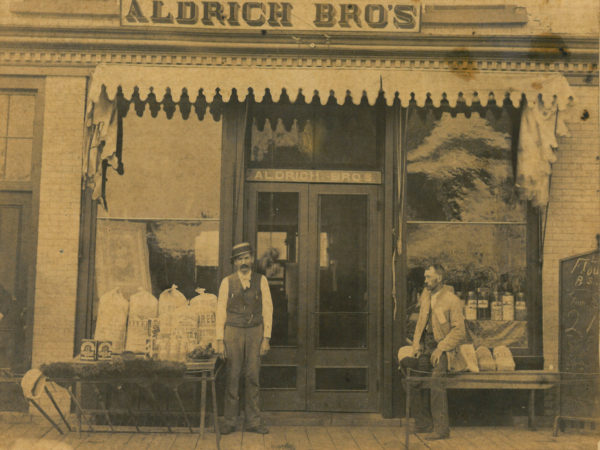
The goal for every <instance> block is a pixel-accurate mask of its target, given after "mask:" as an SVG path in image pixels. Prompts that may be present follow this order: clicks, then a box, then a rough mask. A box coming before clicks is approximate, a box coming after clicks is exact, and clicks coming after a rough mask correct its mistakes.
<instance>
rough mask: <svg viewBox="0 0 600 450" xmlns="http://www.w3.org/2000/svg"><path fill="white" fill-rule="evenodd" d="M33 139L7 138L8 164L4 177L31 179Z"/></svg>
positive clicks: (19, 179)
mask: <svg viewBox="0 0 600 450" xmlns="http://www.w3.org/2000/svg"><path fill="white" fill-rule="evenodd" d="M32 147H33V142H32V140H31V139H10V138H9V139H7V140H6V166H5V170H4V179H5V180H8V181H29V180H31V152H32Z"/></svg>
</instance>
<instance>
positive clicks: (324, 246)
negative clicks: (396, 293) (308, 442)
mask: <svg viewBox="0 0 600 450" xmlns="http://www.w3.org/2000/svg"><path fill="white" fill-rule="evenodd" d="M247 192H248V195H249V197H248V203H247V205H248V210H247V221H246V223H247V229H246V232H247V236H248V238H249V239H250V241H252V242H253V245H254V248H255V249H256V258H257V266H258V269H259V271H262V272H263V273H264V274H265V275H266V276H267V279H268V280H269V286H270V288H271V294H272V297H273V309H274V311H273V331H272V338H271V348H272V349H271V352H270V353H269V354H268V355H267V356H266V357H264V358H263V361H262V368H261V390H262V401H263V404H262V407H263V409H270V410H308V411H376V410H377V388H378V373H379V371H378V361H379V360H380V358H379V356H378V355H379V346H378V338H377V336H378V333H377V328H378V322H379V321H378V311H379V309H378V304H379V302H378V301H377V299H378V294H379V292H380V281H379V279H380V277H379V273H380V270H379V265H378V264H379V262H378V261H379V259H380V258H379V257H378V250H377V249H378V248H380V242H379V239H380V233H379V218H378V211H377V187H376V186H366V185H321V184H292V183H289V184H284V183H248V190H247Z"/></svg>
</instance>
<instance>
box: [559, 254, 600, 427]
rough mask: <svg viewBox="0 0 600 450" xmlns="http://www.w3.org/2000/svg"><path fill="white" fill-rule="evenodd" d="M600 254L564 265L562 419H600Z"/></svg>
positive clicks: (562, 279) (561, 286) (562, 288)
mask: <svg viewBox="0 0 600 450" xmlns="http://www.w3.org/2000/svg"><path fill="white" fill-rule="evenodd" d="M599 255H600V252H599V251H595V252H591V253H587V254H584V255H578V256H573V257H570V258H567V259H564V260H562V261H561V262H560V316H559V363H560V372H561V373H562V383H563V384H562V386H561V396H560V397H561V398H560V406H561V415H562V416H576V417H600V381H599V380H600V377H599V376H598V373H599V372H600V348H599V338H600V327H599V326H598V320H599V319H600V275H599V273H598V270H599V259H600V258H599Z"/></svg>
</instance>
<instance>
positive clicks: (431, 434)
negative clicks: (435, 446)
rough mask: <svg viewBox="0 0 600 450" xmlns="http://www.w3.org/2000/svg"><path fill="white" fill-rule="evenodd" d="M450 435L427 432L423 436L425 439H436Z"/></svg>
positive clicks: (446, 437)
mask: <svg viewBox="0 0 600 450" xmlns="http://www.w3.org/2000/svg"><path fill="white" fill-rule="evenodd" d="M449 437H450V435H449V434H440V433H435V432H433V433H429V434H426V435H425V436H424V438H425V440H426V441H438V440H440V439H448V438H449Z"/></svg>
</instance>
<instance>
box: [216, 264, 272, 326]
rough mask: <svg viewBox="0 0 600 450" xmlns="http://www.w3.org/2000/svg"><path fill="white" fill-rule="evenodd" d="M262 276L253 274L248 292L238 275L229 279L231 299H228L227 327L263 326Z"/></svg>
mask: <svg viewBox="0 0 600 450" xmlns="http://www.w3.org/2000/svg"><path fill="white" fill-rule="evenodd" d="M261 276H262V275H260V274H258V273H255V272H252V275H251V278H250V287H249V288H248V289H246V290H244V288H243V287H242V282H241V281H240V277H239V276H238V274H237V273H233V274H231V275H229V276H228V277H227V279H228V280H227V281H228V282H229V298H228V299H227V320H226V321H225V325H229V326H232V327H238V328H249V327H255V326H258V325H261V324H262V323H263V318H262V291H261V289H260V279H261Z"/></svg>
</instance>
